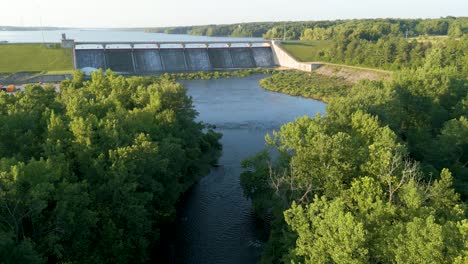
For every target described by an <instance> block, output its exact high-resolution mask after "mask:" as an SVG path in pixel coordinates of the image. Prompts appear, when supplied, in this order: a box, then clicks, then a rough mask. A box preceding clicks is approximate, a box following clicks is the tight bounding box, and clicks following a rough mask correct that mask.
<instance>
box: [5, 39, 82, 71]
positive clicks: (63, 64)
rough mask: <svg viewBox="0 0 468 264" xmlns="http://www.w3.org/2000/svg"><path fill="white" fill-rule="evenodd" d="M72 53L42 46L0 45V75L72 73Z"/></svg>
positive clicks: (67, 50)
mask: <svg viewBox="0 0 468 264" xmlns="http://www.w3.org/2000/svg"><path fill="white" fill-rule="evenodd" d="M72 70H73V62H72V51H71V50H70V49H62V48H59V47H47V46H45V45H42V44H5V45H0V73H16V72H44V73H53V74H64V73H70V72H71V71H72Z"/></svg>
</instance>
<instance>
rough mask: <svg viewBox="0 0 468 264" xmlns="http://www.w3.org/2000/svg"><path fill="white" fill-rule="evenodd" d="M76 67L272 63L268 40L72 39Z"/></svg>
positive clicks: (204, 67) (124, 69)
mask: <svg viewBox="0 0 468 264" xmlns="http://www.w3.org/2000/svg"><path fill="white" fill-rule="evenodd" d="M73 54H74V66H75V68H76V69H84V68H96V69H104V70H106V69H111V70H113V71H115V72H120V73H130V74H131V73H135V74H151V73H164V72H197V71H214V70H235V69H248V68H273V67H275V66H276V63H275V59H274V54H273V51H272V48H271V42H269V41H232V42H74V44H73Z"/></svg>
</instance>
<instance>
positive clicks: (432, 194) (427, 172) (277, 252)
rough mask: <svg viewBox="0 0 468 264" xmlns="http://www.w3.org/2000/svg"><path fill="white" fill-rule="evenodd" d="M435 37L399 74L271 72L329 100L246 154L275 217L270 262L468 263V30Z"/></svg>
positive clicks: (252, 188)
mask: <svg viewBox="0 0 468 264" xmlns="http://www.w3.org/2000/svg"><path fill="white" fill-rule="evenodd" d="M344 41H348V42H349V43H351V42H352V41H353V40H351V39H349V38H348V39H345V40H344ZM379 41H381V42H382V45H378V44H375V49H376V50H379V51H382V52H383V51H384V50H385V46H386V45H391V42H390V43H389V42H388V41H385V39H381V40H379ZM418 45H419V44H418ZM423 45H424V46H425V47H426V48H425V49H424V56H409V57H407V60H408V61H407V63H405V64H401V65H400V66H399V67H398V70H397V71H395V72H394V73H393V74H392V79H391V80H380V81H369V80H363V81H360V82H359V83H357V84H355V85H346V84H345V83H342V81H340V80H326V79H323V78H321V77H317V76H316V74H314V73H299V72H283V73H277V74H274V75H273V76H271V77H269V78H267V79H265V80H263V81H261V85H262V86H263V87H265V88H266V89H269V90H273V91H279V92H283V93H288V94H292V95H300V96H304V97H309V98H314V99H319V100H326V101H327V103H328V105H327V110H326V114H325V115H322V116H321V115H317V116H315V117H302V118H299V119H297V120H296V121H294V122H291V123H288V124H285V125H283V126H282V127H281V128H280V129H279V130H278V131H275V132H273V134H272V135H266V138H265V139H266V144H267V146H268V151H267V150H266V151H263V152H261V153H258V154H257V155H255V156H253V157H251V158H249V159H247V160H245V161H244V162H243V167H244V172H243V173H242V175H241V185H242V187H243V190H244V195H245V196H246V197H247V198H249V199H251V200H252V204H253V208H254V210H255V212H256V214H257V215H258V216H259V217H260V218H263V219H273V220H272V221H267V223H268V224H269V225H270V236H269V239H268V242H267V244H266V246H265V248H264V252H263V255H262V259H261V263H460V264H461V263H468V242H467V241H468V221H467V215H468V211H467V208H466V202H467V201H468V79H467V76H468V54H467V53H466V51H468V38H467V36H466V35H465V36H462V37H457V38H452V37H449V38H448V39H446V40H445V41H443V43H437V44H435V43H424V44H423ZM358 46H359V45H358ZM364 50H365V49H363V50H361V52H364ZM405 50H406V49H395V54H396V56H397V57H404V56H406V55H405V54H404V52H405ZM359 53H360V52H356V53H354V54H353V55H350V57H349V58H352V57H353V56H355V55H356V54H359ZM337 56H339V54H337ZM358 56H359V55H358ZM362 57H366V55H364V54H363V55H362ZM367 57H368V58H367V59H369V60H373V59H376V58H374V57H373V56H372V55H367ZM336 59H337V60H339V58H338V57H336ZM398 63H400V62H398ZM389 65H390V64H389ZM340 83H341V84H340ZM330 86H331V87H334V89H333V88H332V89H330V88H328V87H330ZM271 153H276V154H275V155H272V154H271Z"/></svg>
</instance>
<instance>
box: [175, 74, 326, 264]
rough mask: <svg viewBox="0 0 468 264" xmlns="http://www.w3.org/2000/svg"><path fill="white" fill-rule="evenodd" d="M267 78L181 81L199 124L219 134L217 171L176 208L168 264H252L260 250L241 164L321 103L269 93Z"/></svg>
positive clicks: (251, 77)
mask: <svg viewBox="0 0 468 264" xmlns="http://www.w3.org/2000/svg"><path fill="white" fill-rule="evenodd" d="M264 77H265V76H262V75H255V76H250V77H246V78H233V79H220V80H210V81H203V80H196V81H185V82H183V84H184V85H185V86H186V87H187V89H188V94H189V95H190V96H192V97H193V101H194V105H195V108H196V109H197V111H198V112H199V113H200V115H199V117H198V119H199V120H200V121H203V122H207V123H211V124H213V125H215V126H216V127H217V131H219V132H221V133H223V138H222V140H221V141H222V144H223V153H222V156H221V158H220V160H219V164H220V167H218V168H214V169H212V170H211V173H210V174H209V175H207V176H206V177H204V178H203V179H202V180H201V181H200V182H199V183H198V184H196V185H195V186H194V187H193V188H192V189H191V190H190V191H189V192H188V193H187V194H186V195H185V197H184V200H183V201H182V202H181V204H180V206H179V208H178V216H177V220H176V221H177V222H176V226H177V228H176V240H175V242H174V245H173V246H172V258H171V259H172V261H171V262H172V263H256V262H257V261H258V257H259V255H260V253H261V250H262V243H261V242H260V240H259V236H260V231H261V230H258V228H256V225H255V217H254V216H253V214H252V212H251V204H250V202H249V201H248V200H246V199H245V198H244V197H243V196H242V189H241V187H240V182H239V175H240V173H241V171H242V168H241V165H240V163H241V161H242V160H243V159H245V158H247V157H249V156H251V155H253V154H255V153H257V152H258V151H260V150H262V149H263V148H264V136H265V134H266V133H268V132H271V131H272V130H274V129H278V128H279V127H280V126H281V124H284V123H286V122H289V121H293V120H294V119H295V118H297V117H300V116H303V115H309V116H314V115H315V114H316V113H318V112H320V113H323V112H324V111H325V104H323V103H321V102H317V101H313V100H310V99H304V98H299V97H292V96H288V95H284V94H279V93H274V92H269V91H266V90H264V89H262V88H261V87H259V85H258V81H259V80H260V79H262V78H264Z"/></svg>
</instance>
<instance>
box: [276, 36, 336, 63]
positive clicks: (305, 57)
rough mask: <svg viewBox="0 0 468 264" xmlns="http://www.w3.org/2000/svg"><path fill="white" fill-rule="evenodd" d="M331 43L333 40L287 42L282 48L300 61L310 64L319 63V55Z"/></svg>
mask: <svg viewBox="0 0 468 264" xmlns="http://www.w3.org/2000/svg"><path fill="white" fill-rule="evenodd" d="M331 43H332V42H331V40H312V41H286V42H282V43H281V46H282V47H283V48H284V50H286V51H287V52H288V53H289V54H291V56H293V57H294V58H296V59H297V60H298V61H302V62H310V61H319V60H320V59H319V56H318V53H319V52H320V50H323V49H326V48H328V47H329V46H330V44H331Z"/></svg>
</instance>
